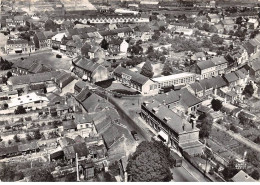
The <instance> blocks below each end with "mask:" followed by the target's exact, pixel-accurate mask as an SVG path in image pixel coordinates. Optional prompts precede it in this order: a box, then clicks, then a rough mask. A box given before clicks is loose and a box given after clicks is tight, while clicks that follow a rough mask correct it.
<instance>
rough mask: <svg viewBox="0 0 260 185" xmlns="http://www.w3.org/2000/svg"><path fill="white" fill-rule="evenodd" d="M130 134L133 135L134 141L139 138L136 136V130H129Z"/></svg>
mask: <svg viewBox="0 0 260 185" xmlns="http://www.w3.org/2000/svg"><path fill="white" fill-rule="evenodd" d="M131 134H132V136H133V138H134V139H135V140H136V141H138V140H139V137H138V135H137V132H136V131H134V130H133V131H131Z"/></svg>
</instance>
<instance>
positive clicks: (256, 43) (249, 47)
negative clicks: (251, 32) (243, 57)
mask: <svg viewBox="0 0 260 185" xmlns="http://www.w3.org/2000/svg"><path fill="white" fill-rule="evenodd" d="M243 47H244V48H245V49H246V51H247V53H248V56H252V55H253V54H255V53H256V52H258V51H259V50H260V35H257V36H256V37H255V38H254V39H250V40H249V41H247V42H245V43H244V44H243Z"/></svg>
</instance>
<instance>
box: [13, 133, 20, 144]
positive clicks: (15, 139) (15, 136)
mask: <svg viewBox="0 0 260 185" xmlns="http://www.w3.org/2000/svg"><path fill="white" fill-rule="evenodd" d="M14 141H15V142H16V143H18V142H20V141H21V139H20V138H19V136H18V135H17V134H15V135H14Z"/></svg>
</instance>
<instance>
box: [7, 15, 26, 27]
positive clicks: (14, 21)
mask: <svg viewBox="0 0 260 185" xmlns="http://www.w3.org/2000/svg"><path fill="white" fill-rule="evenodd" d="M25 25H26V21H25V18H24V17H23V16H20V15H17V16H11V17H8V18H7V19H6V27H7V28H12V27H14V28H18V27H20V26H25Z"/></svg>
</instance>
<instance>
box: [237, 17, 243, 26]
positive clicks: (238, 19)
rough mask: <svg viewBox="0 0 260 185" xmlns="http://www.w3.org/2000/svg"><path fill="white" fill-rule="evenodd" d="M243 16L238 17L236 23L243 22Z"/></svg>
mask: <svg viewBox="0 0 260 185" xmlns="http://www.w3.org/2000/svg"><path fill="white" fill-rule="evenodd" d="M242 21H243V18H242V17H241V16H240V17H238V18H236V24H242Z"/></svg>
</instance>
